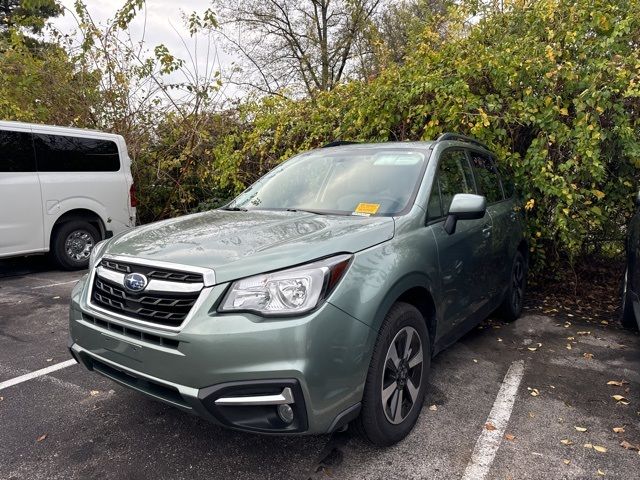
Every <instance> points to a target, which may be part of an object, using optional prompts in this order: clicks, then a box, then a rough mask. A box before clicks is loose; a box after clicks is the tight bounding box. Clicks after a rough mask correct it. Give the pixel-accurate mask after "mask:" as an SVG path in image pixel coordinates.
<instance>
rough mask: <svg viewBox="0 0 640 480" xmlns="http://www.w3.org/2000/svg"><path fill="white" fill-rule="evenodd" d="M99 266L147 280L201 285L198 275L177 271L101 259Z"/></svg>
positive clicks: (201, 279) (200, 276) (200, 277)
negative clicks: (135, 273) (140, 275)
mask: <svg viewBox="0 0 640 480" xmlns="http://www.w3.org/2000/svg"><path fill="white" fill-rule="evenodd" d="M100 265H101V266H102V267H104V268H106V269H108V270H113V271H114V272H119V273H124V274H127V273H131V272H137V273H142V274H143V275H145V276H146V277H147V278H148V279H149V280H151V279H155V280H168V281H171V282H183V283H202V282H203V278H202V275H201V274H199V273H191V272H181V271H178V270H168V269H164V268H155V267H147V266H144V265H136V264H133V263H126V262H120V261H115V260H110V259H106V258H105V259H103V260H102V261H101V262H100Z"/></svg>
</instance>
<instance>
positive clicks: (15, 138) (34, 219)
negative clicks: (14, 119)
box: [0, 127, 44, 257]
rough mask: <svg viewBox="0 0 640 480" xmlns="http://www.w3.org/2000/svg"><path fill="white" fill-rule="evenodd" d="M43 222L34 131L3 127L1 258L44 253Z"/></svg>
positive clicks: (0, 143) (0, 132)
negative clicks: (32, 133)
mask: <svg viewBox="0 0 640 480" xmlns="http://www.w3.org/2000/svg"><path fill="white" fill-rule="evenodd" d="M42 220H43V219H42V196H41V193H40V182H39V181H38V174H37V173H36V166H35V157H34V153H33V141H32V138H31V129H30V128H29V127H15V129H14V128H12V129H11V130H8V129H1V128H0V257H5V256H9V255H19V254H22V253H30V252H37V251H42V250H43V249H44V233H43V224H42Z"/></svg>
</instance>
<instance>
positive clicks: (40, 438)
mask: <svg viewBox="0 0 640 480" xmlns="http://www.w3.org/2000/svg"><path fill="white" fill-rule="evenodd" d="M45 438H47V434H46V433H45V434H43V435H40V436H39V437H38V438H36V442H41V441H43V440H44V439H45Z"/></svg>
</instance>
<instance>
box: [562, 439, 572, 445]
mask: <svg viewBox="0 0 640 480" xmlns="http://www.w3.org/2000/svg"><path fill="white" fill-rule="evenodd" d="M560 443H562V444H563V445H573V442H572V441H571V440H569V439H568V438H563V439H562V440H560Z"/></svg>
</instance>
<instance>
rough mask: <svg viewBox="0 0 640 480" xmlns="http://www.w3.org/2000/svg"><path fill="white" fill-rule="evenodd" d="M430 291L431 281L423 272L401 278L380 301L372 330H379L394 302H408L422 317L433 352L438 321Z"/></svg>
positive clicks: (431, 290)
mask: <svg viewBox="0 0 640 480" xmlns="http://www.w3.org/2000/svg"><path fill="white" fill-rule="evenodd" d="M432 292H433V289H432V285H431V281H430V279H429V278H428V277H427V276H426V275H424V274H421V273H412V274H409V275H407V276H405V277H403V278H401V279H400V280H399V281H398V282H396V283H395V284H394V286H393V287H392V288H391V289H390V290H389V291H388V292H387V294H386V295H385V297H384V299H383V300H382V302H380V304H379V306H378V310H377V312H376V315H375V319H374V324H373V328H374V330H375V331H379V330H380V326H381V325H382V322H383V321H384V318H385V316H386V315H387V313H388V312H389V309H390V308H391V306H392V305H393V304H394V303H397V302H404V303H408V304H410V305H412V306H414V307H415V308H417V309H418V310H419V311H420V313H421V314H422V316H423V317H424V320H425V323H426V326H427V331H428V332H429V342H430V343H431V351H432V353H435V352H434V345H435V342H436V337H437V333H438V332H437V326H438V321H437V309H436V302H435V299H434V295H433V293H432Z"/></svg>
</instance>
